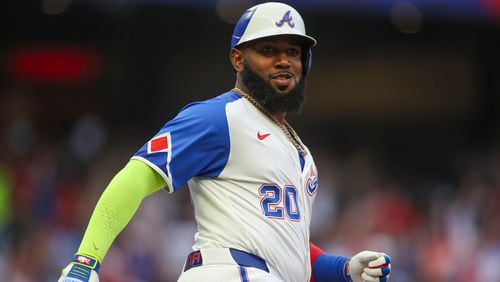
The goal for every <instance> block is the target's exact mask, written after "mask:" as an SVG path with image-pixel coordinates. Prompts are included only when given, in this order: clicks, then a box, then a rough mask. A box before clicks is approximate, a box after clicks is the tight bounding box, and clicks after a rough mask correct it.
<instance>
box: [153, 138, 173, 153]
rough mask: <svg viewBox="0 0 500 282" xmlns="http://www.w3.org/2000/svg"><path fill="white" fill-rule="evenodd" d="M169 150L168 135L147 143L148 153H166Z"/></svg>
mask: <svg viewBox="0 0 500 282" xmlns="http://www.w3.org/2000/svg"><path fill="white" fill-rule="evenodd" d="M169 149H170V134H165V135H161V136H158V137H155V138H153V139H151V141H149V148H148V153H150V154H151V153H158V152H167V151H168V150H169Z"/></svg>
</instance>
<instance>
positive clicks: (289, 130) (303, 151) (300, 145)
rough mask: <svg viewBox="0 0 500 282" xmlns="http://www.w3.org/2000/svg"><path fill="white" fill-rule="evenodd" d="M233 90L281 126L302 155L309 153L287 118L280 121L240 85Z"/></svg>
mask: <svg viewBox="0 0 500 282" xmlns="http://www.w3.org/2000/svg"><path fill="white" fill-rule="evenodd" d="M232 91H234V92H236V93H238V94H239V95H240V96H241V97H243V98H245V99H247V100H248V101H249V102H250V103H251V104H252V105H254V106H255V107H256V108H257V109H259V110H260V111H261V112H262V113H264V114H265V115H266V116H267V117H268V118H269V119H271V120H272V121H273V122H274V123H275V124H276V125H277V126H278V127H279V128H281V130H282V131H283V132H284V133H285V135H286V136H287V137H288V140H290V142H292V144H293V146H295V148H297V151H299V153H300V154H301V155H302V156H305V155H307V150H306V147H305V146H304V144H303V143H302V141H301V140H300V138H299V135H298V134H297V132H295V130H294V129H293V128H292V126H291V125H290V124H289V123H288V122H287V121H286V120H283V123H280V122H279V121H278V120H277V119H276V118H275V117H274V116H273V115H272V114H271V113H270V112H269V111H268V110H267V109H266V108H264V106H262V105H261V104H260V103H259V102H257V101H256V100H255V99H254V98H253V97H252V96H250V95H249V94H247V93H245V92H243V91H242V90H241V89H239V88H238V87H235V88H233V89H232Z"/></svg>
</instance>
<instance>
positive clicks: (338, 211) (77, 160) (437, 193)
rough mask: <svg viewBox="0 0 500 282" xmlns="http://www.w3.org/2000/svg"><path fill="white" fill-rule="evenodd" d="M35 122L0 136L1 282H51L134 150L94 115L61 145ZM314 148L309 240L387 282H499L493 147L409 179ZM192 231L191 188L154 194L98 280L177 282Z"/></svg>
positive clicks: (499, 174)
mask: <svg viewBox="0 0 500 282" xmlns="http://www.w3.org/2000/svg"><path fill="white" fill-rule="evenodd" d="M35 125H36V122H34V121H30V120H26V119H25V120H18V119H15V120H12V121H11V122H10V123H9V124H7V126H6V127H5V128H3V131H2V135H3V136H4V138H3V139H2V142H1V143H0V144H1V147H0V150H1V152H2V154H1V155H0V276H1V280H2V281H13V282H15V281H21V282H28V281H55V279H56V278H57V276H58V273H59V271H60V270H61V268H62V267H63V266H64V264H65V263H66V262H67V261H68V258H69V257H71V255H72V252H73V251H75V250H76V249H77V247H78V242H79V240H80V239H81V236H82V234H83V233H82V232H83V230H84V228H85V225H86V223H87V221H88V219H89V216H90V213H91V211H92V208H93V206H94V205H95V203H96V201H97V199H98V197H99V195H100V193H101V192H102V190H103V189H104V187H105V186H106V184H107V182H108V181H109V180H110V179H111V177H112V176H113V175H114V174H115V173H116V172H117V171H118V170H119V169H120V167H121V166H122V165H123V164H124V163H125V162H126V161H127V159H128V156H130V155H131V154H132V153H133V152H134V151H135V150H136V148H138V147H139V146H140V144H139V143H137V144H135V143H133V142H130V141H116V139H117V138H113V137H112V135H111V134H110V132H108V129H107V128H106V126H105V125H104V123H103V122H102V121H101V120H100V118H99V117H97V116H82V117H80V119H78V120H75V122H74V123H73V124H71V126H69V129H68V130H67V135H66V136H64V137H63V138H61V139H60V140H59V141H58V142H53V140H50V139H44V138H43V133H42V132H39V128H37V127H36V126H35ZM122 134H123V132H122ZM133 134H134V132H133V130H132V129H131V131H130V132H127V133H126V135H133ZM305 139H306V140H307V136H306V137H305ZM92 140H93V141H92ZM118 140H119V139H118ZM82 142H83V143H82ZM86 145H88V146H86ZM312 150H313V151H314V152H316V159H317V162H318V167H319V177H320V190H319V191H320V192H319V194H318V197H317V202H316V205H315V209H314V221H313V225H312V234H313V241H315V242H317V243H318V244H319V245H321V246H323V247H324V248H325V249H326V250H328V251H330V252H332V253H336V254H345V255H347V254H350V253H353V252H356V251H359V250H362V249H365V248H376V249H383V250H386V251H387V252H388V253H390V254H391V255H392V257H393V259H394V264H393V268H394V270H393V271H394V272H393V274H392V279H393V281H398V282H405V281H441V282H444V281H468V282H470V281H478V282H485V281H500V268H499V267H498V266H499V265H500V221H498V219H499V218H500V203H499V201H500V147H498V146H496V147H495V146H491V147H489V148H487V149H486V150H481V151H473V150H471V151H462V152H460V154H461V155H458V156H456V159H455V160H453V161H452V162H450V165H452V166H453V169H454V173H453V175H454V177H446V176H442V177H439V175H436V174H434V175H433V176H432V177H430V176H428V175H426V174H425V173H423V172H422V173H420V172H419V171H413V172H412V174H413V175H412V177H406V178H405V177H402V176H401V175H392V174H390V173H388V172H387V171H386V170H385V167H387V165H388V164H384V163H383V160H382V159H381V158H378V157H377V152H374V151H371V150H369V149H366V148H365V149H363V148H358V149H357V150H354V151H352V152H351V153H349V154H345V153H344V154H342V153H341V152H335V151H332V150H331V148H325V147H321V146H319V145H313V146H312ZM393 165H394V164H393ZM395 165H404V164H395ZM416 179H418V181H415V180H416ZM195 230H196V226H195V223H194V221H193V218H192V213H191V208H190V203H189V193H188V189H181V191H180V192H176V193H174V194H172V195H169V194H167V193H161V192H160V193H156V194H154V195H153V196H151V197H150V198H148V199H146V200H145V203H144V204H143V205H142V207H141V209H140V210H139V213H138V214H137V215H136V216H135V217H134V219H133V220H132V222H131V224H130V225H129V226H128V227H127V228H126V229H125V231H124V232H123V233H122V234H121V235H120V237H119V238H118V239H117V242H116V243H115V244H114V245H113V247H112V249H111V251H110V252H109V253H108V256H107V258H106V260H105V262H104V264H103V268H102V275H101V281H104V282H105V281H175V277H176V275H177V274H178V272H179V271H180V270H181V268H182V264H183V261H184V258H185V255H186V254H188V253H189V252H190V247H191V245H192V243H193V234H194V232H195ZM360 242H361V243H360Z"/></svg>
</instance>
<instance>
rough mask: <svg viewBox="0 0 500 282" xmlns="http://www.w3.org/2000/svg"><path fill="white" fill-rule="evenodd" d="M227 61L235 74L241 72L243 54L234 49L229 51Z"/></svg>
mask: <svg viewBox="0 0 500 282" xmlns="http://www.w3.org/2000/svg"><path fill="white" fill-rule="evenodd" d="M229 59H230V60H231V64H232V65H233V68H234V70H235V71H236V72H241V71H242V70H243V68H244V66H243V62H244V58H243V52H242V51H241V50H238V49H236V48H233V49H231V53H229Z"/></svg>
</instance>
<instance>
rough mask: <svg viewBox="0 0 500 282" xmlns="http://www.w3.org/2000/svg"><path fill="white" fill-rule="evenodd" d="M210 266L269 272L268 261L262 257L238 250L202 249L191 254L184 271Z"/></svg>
mask: <svg viewBox="0 0 500 282" xmlns="http://www.w3.org/2000/svg"><path fill="white" fill-rule="evenodd" d="M210 264H219V265H220V264H233V265H239V266H244V267H255V268H258V269H261V270H264V271H266V272H269V268H268V267H267V264H266V261H265V260H263V259H261V258H260V257H258V256H256V255H253V254H250V253H247V252H244V251H240V250H236V249H225V248H220V249H219V248H218V249H202V250H199V251H194V252H192V253H190V254H189V255H188V257H187V259H186V263H185V264H184V271H187V270H188V269H190V268H193V267H197V266H202V265H210Z"/></svg>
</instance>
